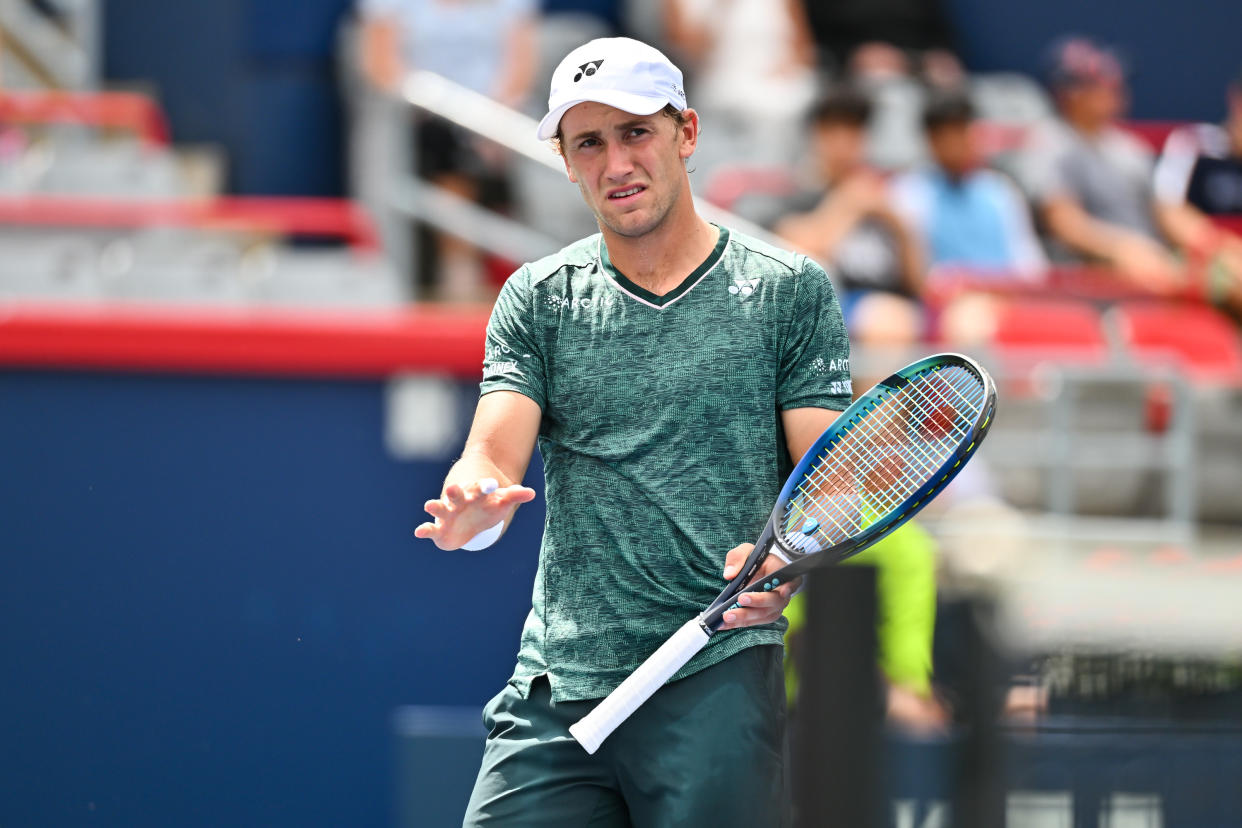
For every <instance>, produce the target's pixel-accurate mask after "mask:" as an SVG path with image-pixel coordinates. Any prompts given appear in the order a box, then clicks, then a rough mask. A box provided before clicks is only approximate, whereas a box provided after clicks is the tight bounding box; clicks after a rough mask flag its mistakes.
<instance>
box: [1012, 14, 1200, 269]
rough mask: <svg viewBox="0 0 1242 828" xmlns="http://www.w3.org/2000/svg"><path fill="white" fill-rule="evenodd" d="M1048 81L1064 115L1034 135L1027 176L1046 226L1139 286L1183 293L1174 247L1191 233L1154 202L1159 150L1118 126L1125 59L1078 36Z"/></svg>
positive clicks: (1053, 59)
mask: <svg viewBox="0 0 1242 828" xmlns="http://www.w3.org/2000/svg"><path fill="white" fill-rule="evenodd" d="M1048 80H1049V86H1050V87H1051V91H1052V94H1053V97H1054V100H1055V103H1056V107H1057V111H1058V114H1059V116H1060V117H1059V119H1058V120H1056V121H1054V122H1052V123H1049V124H1046V125H1044V126H1042V127H1041V128H1039V129H1037V130H1036V132H1035V134H1034V135H1033V136H1032V139H1031V142H1030V146H1029V148H1028V155H1027V158H1026V167H1025V175H1024V178H1025V179H1026V182H1025V183H1026V186H1027V188H1028V190H1029V191H1030V192H1031V194H1032V196H1033V198H1034V199H1035V202H1036V205H1037V207H1038V210H1039V216H1040V218H1041V220H1042V222H1043V224H1044V226H1045V228H1046V230H1047V232H1048V233H1049V235H1050V236H1051V238H1052V239H1054V240H1055V241H1056V242H1058V243H1059V244H1061V245H1063V246H1064V248H1065V249H1067V250H1068V252H1069V253H1071V254H1073V255H1074V256H1077V257H1080V258H1083V259H1087V260H1095V261H1101V262H1104V263H1106V264H1108V265H1111V266H1112V267H1114V268H1116V269H1117V271H1118V272H1119V273H1120V274H1121V275H1122V276H1123V277H1125V278H1126V279H1128V280H1130V281H1132V282H1133V283H1135V284H1137V285H1139V286H1141V287H1144V288H1146V289H1148V290H1152V291H1155V292H1163V293H1168V292H1173V291H1176V290H1178V289H1180V288H1181V287H1182V286H1183V284H1184V281H1185V277H1184V274H1183V268H1182V265H1181V263H1180V262H1179V261H1178V259H1177V258H1176V257H1175V256H1174V254H1173V252H1172V251H1171V250H1170V248H1169V247H1168V246H1166V245H1168V244H1170V243H1171V244H1172V246H1173V247H1174V248H1175V249H1184V248H1186V247H1187V243H1188V242H1189V241H1191V240H1192V239H1190V238H1188V236H1187V233H1186V228H1185V226H1184V224H1183V223H1182V222H1180V221H1178V220H1177V216H1176V215H1174V214H1172V212H1171V211H1169V210H1167V209H1165V206H1164V205H1162V204H1160V203H1159V202H1157V201H1156V200H1155V197H1154V192H1153V189H1152V170H1153V166H1154V164H1153V158H1152V155H1151V153H1150V152H1149V151H1148V150H1147V148H1146V147H1145V146H1144V145H1143V144H1142V143H1141V142H1140V141H1139V140H1138V139H1137V138H1135V137H1133V136H1131V135H1129V134H1128V133H1126V132H1124V131H1122V130H1121V129H1119V128H1118V127H1117V126H1116V125H1115V121H1116V120H1117V119H1118V118H1119V117H1120V116H1121V115H1122V114H1123V113H1124V111H1125V108H1126V105H1127V93H1126V86H1125V78H1124V73H1123V69H1122V65H1121V62H1120V60H1119V59H1118V58H1117V56H1116V55H1115V54H1114V53H1112V52H1110V51H1107V50H1105V49H1102V48H1100V47H1099V46H1097V45H1095V44H1094V43H1092V42H1091V41H1089V40H1086V39H1085V38H1071V39H1068V40H1064V41H1061V42H1059V43H1057V44H1055V45H1054V47H1053V49H1052V52H1051V54H1050V74H1049V79H1048Z"/></svg>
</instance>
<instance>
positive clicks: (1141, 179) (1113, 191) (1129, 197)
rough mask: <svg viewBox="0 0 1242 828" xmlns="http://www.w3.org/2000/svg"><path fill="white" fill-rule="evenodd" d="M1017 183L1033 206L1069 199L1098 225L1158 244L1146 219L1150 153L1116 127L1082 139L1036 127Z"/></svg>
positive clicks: (1064, 128)
mask: <svg viewBox="0 0 1242 828" xmlns="http://www.w3.org/2000/svg"><path fill="white" fill-rule="evenodd" d="M1022 167H1023V169H1022V175H1021V178H1022V182H1023V185H1024V186H1025V187H1026V189H1027V191H1028V192H1029V193H1030V194H1031V197H1032V198H1033V199H1034V200H1035V201H1036V202H1037V203H1041V202H1047V201H1049V200H1051V199H1054V198H1071V199H1073V200H1074V201H1076V202H1078V203H1079V204H1080V205H1082V208H1083V209H1084V210H1086V211H1087V213H1088V214H1089V215H1090V216H1091V217H1092V218H1096V219H1099V220H1100V221H1105V222H1108V223H1109V224H1116V225H1120V226H1122V227H1127V228H1129V229H1131V230H1134V231H1136V232H1139V233H1142V234H1143V235H1145V236H1148V237H1150V238H1152V239H1156V240H1161V236H1160V231H1159V230H1158V229H1157V227H1156V222H1155V219H1154V217H1153V215H1152V203H1153V198H1154V193H1153V189H1152V170H1153V167H1154V159H1153V157H1152V153H1151V152H1150V151H1148V149H1147V148H1146V147H1145V146H1144V145H1143V144H1142V142H1140V141H1139V140H1138V139H1137V138H1135V137H1134V136H1132V135H1130V134H1128V133H1126V132H1123V131H1122V130H1120V129H1117V128H1116V127H1107V128H1106V129H1104V131H1102V132H1101V133H1100V134H1099V135H1097V136H1094V137H1088V136H1086V135H1083V134H1082V133H1081V132H1079V131H1077V130H1076V129H1073V128H1072V127H1070V126H1069V125H1068V124H1066V123H1065V122H1063V121H1055V122H1051V123H1048V124H1045V125H1043V126H1041V127H1039V128H1038V129H1037V130H1036V131H1035V132H1034V133H1033V134H1032V136H1031V140H1030V142H1029V145H1028V152H1027V157H1026V159H1025V163H1024V164H1023V165H1022Z"/></svg>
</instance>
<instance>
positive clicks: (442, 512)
mask: <svg viewBox="0 0 1242 828" xmlns="http://www.w3.org/2000/svg"><path fill="white" fill-rule="evenodd" d="M423 511H425V512H426V513H427V514H429V515H431V516H432V517H437V518H441V519H443V518H446V517H448V513H449V507H448V506H446V505H445V504H444V501H443V500H428V501H427V502H426V503H424V504H423Z"/></svg>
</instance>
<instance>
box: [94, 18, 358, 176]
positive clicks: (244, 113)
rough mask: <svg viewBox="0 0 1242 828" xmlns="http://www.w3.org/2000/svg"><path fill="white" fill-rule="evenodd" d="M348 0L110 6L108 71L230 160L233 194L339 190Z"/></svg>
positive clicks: (176, 130) (181, 137)
mask: <svg viewBox="0 0 1242 828" xmlns="http://www.w3.org/2000/svg"><path fill="white" fill-rule="evenodd" d="M351 7H352V3H351V2H350V0H211V2H192V3H169V2H166V0H108V2H107V3H105V4H103V10H104V26H103V40H104V75H105V77H106V78H107V79H108V80H109V81H110V82H120V83H135V82H137V83H139V84H150V85H152V86H153V87H154V91H155V93H156V94H157V95H158V96H159V99H160V101H161V102H162V104H163V105H164V107H165V108H166V110H167V112H168V115H169V120H170V121H171V123H172V131H173V138H174V140H176V141H179V142H212V143H218V144H220V145H222V146H223V147H224V148H225V149H226V150H227V153H228V163H229V186H230V189H231V190H232V191H233V192H236V193H244V194H261V195H339V194H341V193H342V192H343V191H344V188H345V181H344V143H343V142H344V137H343V136H344V129H343V114H342V107H341V101H340V99H339V94H338V89H337V87H338V81H337V73H336V55H335V49H336V38H337V30H338V26H339V24H340V21H341V19H342V17H343V16H344V15H345V14H346V12H347V11H348V10H349V9H350V8H351Z"/></svg>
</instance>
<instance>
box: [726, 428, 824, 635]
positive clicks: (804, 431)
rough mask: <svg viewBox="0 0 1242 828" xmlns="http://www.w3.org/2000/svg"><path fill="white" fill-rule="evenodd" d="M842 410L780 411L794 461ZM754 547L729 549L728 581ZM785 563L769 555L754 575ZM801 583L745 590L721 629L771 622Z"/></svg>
mask: <svg viewBox="0 0 1242 828" xmlns="http://www.w3.org/2000/svg"><path fill="white" fill-rule="evenodd" d="M840 413H841V412H840V411H833V410H831V409H827V408H789V409H786V410H784V411H782V412H781V425H783V426H784V427H785V445H786V446H788V448H789V456H790V457H792V458H793V459H794V462H797V461H798V460H799V459H801V457H802V455H804V454H806V452H807V449H809V448H810V447H811V445H812V444H814V442H815V440H816V439H817V438H818V437H819V435H821V434H823V433H824V432H825V431H826V430H827V429H828V426H830V425H832V423H833V421H834V420H835V419H836V418H837V415H838V414H840ZM754 548H755V545H754V544H753V543H743V544H742V545H740V546H735V547H733V548H732V549H730V550H729V553H728V554H727V555H725V568H724V576H725V580H727V581H731V580H733V579H734V578H736V577H737V573H738V570H739V569H741V567H742V564H744V563H745V562H746V557H747V556H748V555H749V554H750V551H751V550H752V549H754ZM784 565H785V561H782V560H781V559H780V558H777V557H775V556H771V555H770V556H768V559H767V560H765V561H764V562H763V564H762V565H760V567H759V572H758V573H757V574H756V575H755V578H756V579H758V578H766V577H767V576H768V575H770V574H771V573H773V572H775V571H776V570H778V569H780V568H781V567H782V566H784ZM752 580H753V579H752ZM801 584H802V579H801V578H797V579H795V580H793V581H790V582H789V583H787V584H781V585H780V586H779V587H777V588H776V589H774V590H772V591H771V592H747V593H744V594H743V595H742V596H741V597H740V598H738V603H739V604H741V607H740V608H739V609H735V610H729V611H728V612H726V613H725V623H724V626H722V627H721V629H722V630H727V629H731V628H733V627H752V626H755V625H756V624H771V623H772V622H773V621H775V620H776V619H778V618H780V617H781V613H783V612H784V611H785V607H786V606H788V605H789V599H790V598H792V597H793V595H794V593H795V592H797V591H798V589H799V587H800V586H801Z"/></svg>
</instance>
